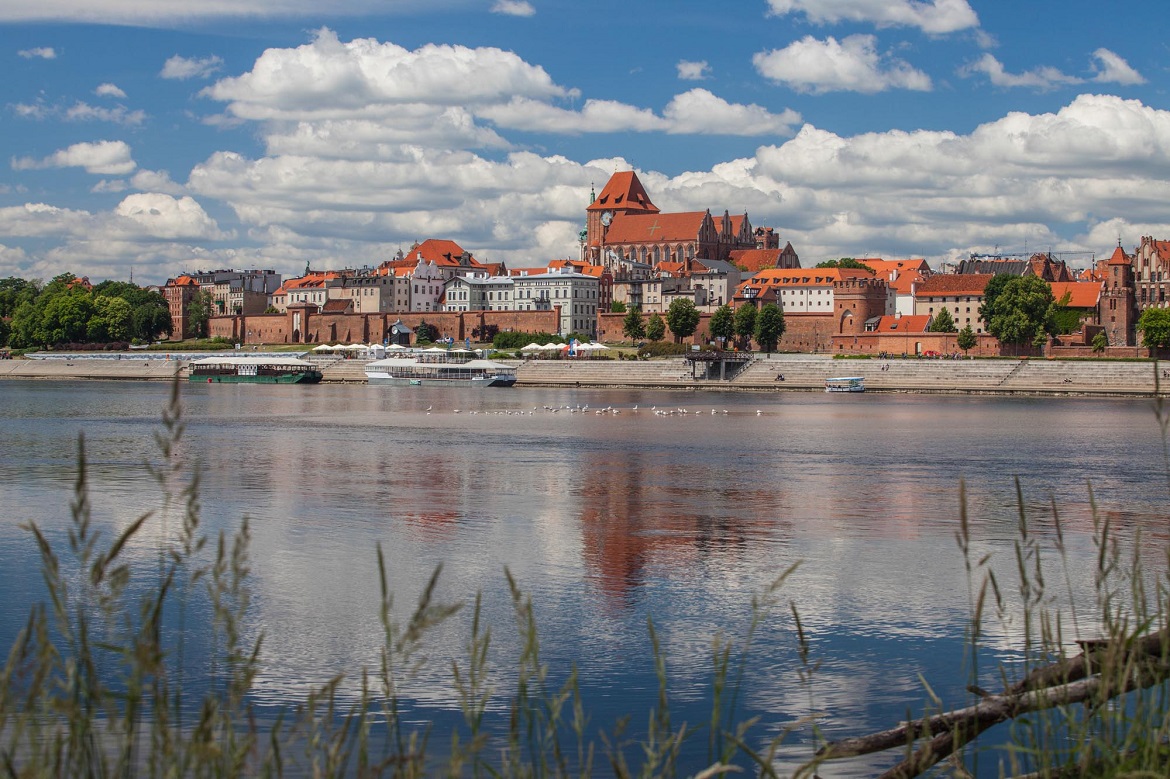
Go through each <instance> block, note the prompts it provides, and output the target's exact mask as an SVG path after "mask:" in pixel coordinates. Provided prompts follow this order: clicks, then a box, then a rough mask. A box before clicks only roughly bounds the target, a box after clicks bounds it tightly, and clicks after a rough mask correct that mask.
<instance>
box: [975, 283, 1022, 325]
mask: <svg viewBox="0 0 1170 779" xmlns="http://www.w3.org/2000/svg"><path fill="white" fill-rule="evenodd" d="M1016 278H1019V276H1016V275H1015V274H1012V273H997V274H995V275H994V276H992V277H991V279H989V280H988V282H987V286H986V287H984V288H983V302H982V303H981V304H980V305H979V321H980V322H982V323H983V329H984V330H986V331H987V332H989V333H990V332H991V310H992V308H993V307H994V306H995V301H996V300H997V299H998V298H999V294H1000V293H1001V292H1003V288H1004V287H1005V286H1007V283H1008V282H1009V281H1011V280H1012V279H1016Z"/></svg>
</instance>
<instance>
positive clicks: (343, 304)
mask: <svg viewBox="0 0 1170 779" xmlns="http://www.w3.org/2000/svg"><path fill="white" fill-rule="evenodd" d="M352 306H353V300H352V299H350V298H334V299H332V300H326V301H325V305H323V306H321V313H323V314H332V313H335V312H336V313H342V312H345V311H348V310H349V309H350V308H351V307H352Z"/></svg>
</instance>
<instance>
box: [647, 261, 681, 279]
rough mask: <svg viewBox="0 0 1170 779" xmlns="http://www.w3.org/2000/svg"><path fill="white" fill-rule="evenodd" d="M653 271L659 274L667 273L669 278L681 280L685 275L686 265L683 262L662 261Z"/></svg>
mask: <svg viewBox="0 0 1170 779" xmlns="http://www.w3.org/2000/svg"><path fill="white" fill-rule="evenodd" d="M654 269H655V270H657V271H658V272H659V273H660V274H661V273H669V274H670V275H671V276H674V277H676V278H681V277H682V276H685V275H687V264H686V263H685V262H670V261H667V260H663V261H662V262H660V263H658V264H657V265H655V266H654Z"/></svg>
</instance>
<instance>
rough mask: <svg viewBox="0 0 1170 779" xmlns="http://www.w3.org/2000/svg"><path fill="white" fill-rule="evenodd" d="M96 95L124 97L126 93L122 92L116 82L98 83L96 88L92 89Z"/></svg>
mask: <svg viewBox="0 0 1170 779" xmlns="http://www.w3.org/2000/svg"><path fill="white" fill-rule="evenodd" d="M93 93H94V94H95V95H97V96H98V97H121V98H125V97H126V93H125V92H123V91H122V90H121V89H120V88H119V87H118V85H117V84H110V83H106V84H98V86H97V89H95V90H94V91H93Z"/></svg>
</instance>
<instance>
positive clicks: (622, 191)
mask: <svg viewBox="0 0 1170 779" xmlns="http://www.w3.org/2000/svg"><path fill="white" fill-rule="evenodd" d="M585 210H586V211H625V212H628V213H634V214H657V213H658V206H656V205H654V204H653V203H651V202H650V196H649V195H647V194H646V188H645V187H643V186H642V182H641V181H639V180H638V174H636V173H634V171H632V170H626V171H621V172H619V173H615V174H613V175H612V176H610V178H609V181H607V182H605V186H604V187H602V189H601V194H599V195H598V196H597V199H596V200H594V201H593V202H592V203H590V204H589V207H588V208H587V209H585Z"/></svg>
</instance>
